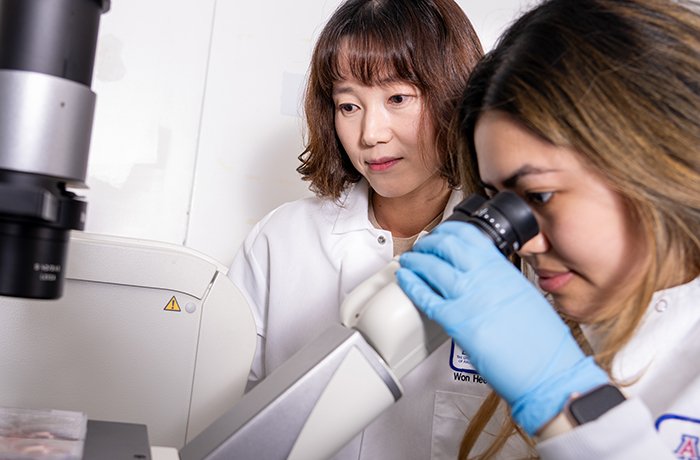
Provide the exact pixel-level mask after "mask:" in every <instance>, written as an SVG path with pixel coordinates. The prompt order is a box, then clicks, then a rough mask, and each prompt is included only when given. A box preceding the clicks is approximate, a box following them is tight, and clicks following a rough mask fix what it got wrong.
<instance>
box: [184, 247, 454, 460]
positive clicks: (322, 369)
mask: <svg viewBox="0 0 700 460" xmlns="http://www.w3.org/2000/svg"><path fill="white" fill-rule="evenodd" d="M397 268H398V262H396V261H394V262H392V263H391V264H390V265H388V266H387V267H385V268H384V269H383V270H381V271H379V272H378V273H376V274H375V275H374V276H372V277H370V278H369V279H367V280H366V281H365V282H364V283H362V284H361V285H360V286H358V288H356V289H355V290H354V291H352V292H351V293H350V295H349V296H348V298H347V300H346V302H345V303H344V304H343V305H342V306H341V320H342V322H343V325H335V326H333V327H331V328H329V329H327V330H326V331H325V332H324V333H323V334H321V336H319V337H318V338H317V339H316V340H314V341H313V342H311V343H309V344H308V345H307V346H305V347H304V348H302V349H301V350H300V351H299V352H298V353H296V354H295V355H294V356H293V357H292V358H290V359H289V360H288V361H286V362H285V363H284V364H283V365H282V366H280V367H279V368H278V369H276V370H275V371H274V372H273V373H271V374H270V375H268V376H267V378H265V379H264V380H263V381H262V382H260V383H259V384H258V385H257V386H256V387H255V388H253V389H252V390H251V391H250V392H249V393H247V394H246V395H244V397H243V398H242V399H241V401H240V402H239V403H238V404H237V405H236V406H235V407H233V408H232V409H231V410H229V411H228V412H227V413H226V414H224V416H222V417H221V418H220V419H219V420H217V421H216V422H214V423H213V424H212V425H210V426H209V427H208V428H207V429H205V430H204V431H203V432H202V433H201V434H200V435H198V436H197V437H196V438H194V439H193V440H192V441H191V442H190V443H188V444H187V445H186V446H185V447H184V448H183V449H182V450H181V451H180V458H181V459H182V460H201V459H207V460H214V459H228V458H265V459H292V460H293V459H325V458H328V457H330V456H332V455H333V454H334V453H335V452H337V451H338V450H340V449H341V448H342V447H343V446H344V445H345V444H347V443H348V442H349V441H350V440H352V438H353V437H354V436H355V435H357V434H358V433H359V432H361V431H362V429H363V428H364V427H366V426H367V425H369V424H370V423H371V422H372V421H373V420H374V419H375V418H376V417H377V416H378V415H379V414H381V413H382V412H383V411H384V410H385V409H387V408H388V407H389V406H391V405H392V404H394V402H396V401H397V400H398V399H399V398H400V397H401V395H402V389H401V385H400V383H399V380H398V379H399V378H401V377H403V375H405V374H406V373H408V372H409V371H410V370H411V369H412V368H413V367H415V366H416V365H417V364H418V363H420V362H421V361H422V360H423V359H425V358H426V357H427V356H428V355H430V353H431V352H432V351H433V350H434V349H435V348H437V346H439V345H440V344H441V343H442V342H444V340H445V338H446V336H445V335H444V333H443V332H442V331H441V330H440V329H439V328H438V326H437V325H436V324H434V323H432V322H431V321H429V320H427V319H426V318H425V317H423V316H421V315H420V314H419V313H418V310H416V309H415V307H414V306H413V304H412V303H411V302H410V301H409V300H408V298H407V297H406V296H405V295H404V294H403V292H402V291H401V289H400V288H399V287H398V285H397V284H396V283H395V282H394V272H395V271H396V269H397Z"/></svg>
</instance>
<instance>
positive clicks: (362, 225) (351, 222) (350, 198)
mask: <svg viewBox="0 0 700 460" xmlns="http://www.w3.org/2000/svg"><path fill="white" fill-rule="evenodd" d="M372 228H373V227H372V224H371V223H370V221H369V183H368V182H367V181H366V180H364V179H362V180H360V181H359V182H357V183H355V184H352V185H350V186H348V189H347V191H346V192H345V197H344V198H342V199H341V203H340V206H338V216H337V217H336V219H335V224H334V225H333V233H334V234H343V233H349V232H353V231H356V230H366V229H372Z"/></svg>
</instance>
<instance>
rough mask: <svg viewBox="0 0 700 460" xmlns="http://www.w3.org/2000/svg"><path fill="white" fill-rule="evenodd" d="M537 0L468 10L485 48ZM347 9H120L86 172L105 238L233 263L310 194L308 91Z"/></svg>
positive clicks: (149, 4)
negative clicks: (325, 44)
mask: <svg viewBox="0 0 700 460" xmlns="http://www.w3.org/2000/svg"><path fill="white" fill-rule="evenodd" d="M533 1H534V0H490V1H489V2H484V1H483V0H458V3H459V4H460V5H461V6H462V8H463V9H464V10H465V11H466V12H467V15H468V16H469V17H470V19H471V20H472V23H473V24H474V27H475V28H476V30H477V33H478V34H479V36H480V37H481V39H482V42H483V44H484V47H485V48H486V49H488V48H490V47H491V46H492V44H493V42H494V41H495V40H496V38H497V37H498V35H499V34H500V32H501V31H502V30H503V28H504V27H505V26H506V25H507V24H508V23H509V22H510V21H511V20H512V18H514V17H515V16H516V15H517V14H518V13H519V12H520V11H521V10H522V9H523V8H525V7H526V6H527V5H528V4H532V3H533ZM339 3H340V0H294V1H288V0H277V1H273V2H258V1H252V2H248V1H242V0H167V1H166V0H148V1H143V0H112V8H111V10H110V11H109V12H108V13H107V14H105V15H103V17H102V22H101V26H100V37H99V41H98V51H97V58H96V63H95V76H94V81H93V90H94V91H95V92H96V93H97V95H98V99H97V110H96V117H95V125H94V128H93V142H92V150H91V153H90V162H89V168H88V179H87V185H88V187H89V190H87V191H86V192H85V193H84V195H85V196H86V198H87V199H88V221H87V226H86V230H87V231H90V232H95V233H106V234H112V235H120V236H129V237H135V238H141V239H151V240H158V241H165V242H170V243H175V244H184V245H186V246H188V247H191V248H193V249H196V250H199V251H201V252H203V253H205V254H207V255H209V256H211V257H213V258H214V259H217V260H218V261H220V262H222V263H223V264H225V265H228V264H229V263H230V262H231V260H232V259H233V256H234V254H235V252H236V250H237V248H238V246H239V244H240V243H241V241H242V240H243V238H244V237H245V235H246V234H247V233H248V231H249V230H250V228H251V226H252V225H253V224H254V223H255V222H256V221H257V220H258V219H260V218H261V217H262V216H263V215H264V214H265V213H267V211H269V210H270V209H272V208H274V207H275V206H277V205H278V204H280V203H282V202H284V201H289V200H293V199H296V198H298V197H301V196H305V195H307V194H309V192H308V191H307V188H306V187H307V184H306V183H304V182H302V181H301V180H300V179H299V175H298V174H297V173H296V171H295V168H296V166H297V164H298V160H297V156H298V154H299V153H300V152H301V150H302V132H303V126H302V120H301V118H300V116H299V107H300V91H301V88H302V86H303V81H304V77H305V74H306V71H307V66H308V61H309V58H310V53H311V49H312V46H313V43H314V41H315V38H316V36H317V34H318V33H319V32H320V30H321V28H322V26H323V23H324V22H325V21H326V19H327V18H328V17H329V16H330V14H332V12H333V10H334V9H335V8H336V7H337V5H338V4H339Z"/></svg>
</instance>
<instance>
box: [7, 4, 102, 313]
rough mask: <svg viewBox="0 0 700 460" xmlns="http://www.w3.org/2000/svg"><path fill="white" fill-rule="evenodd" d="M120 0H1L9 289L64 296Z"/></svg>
mask: <svg viewBox="0 0 700 460" xmlns="http://www.w3.org/2000/svg"><path fill="white" fill-rule="evenodd" d="M109 7H110V0H51V1H45V0H0V267H2V269H1V270H0V295H3V296H12V297H24V298H36V299H56V298H59V297H60V296H61V294H62V289H63V279H64V274H65V265H66V250H67V246H68V239H69V231H70V230H82V229H83V228H84V226H85V211H86V202H85V201H84V200H82V199H80V197H78V196H77V195H76V194H75V193H74V192H72V191H71V190H70V188H84V187H85V176H86V172H87V161H88V153H89V148H90V137H91V132H92V122H93V116H94V111H95V99H96V96H95V93H93V92H92V91H91V89H90V85H91V83H92V71H93V65H94V61H95V49H96V44H97V32H98V29H99V23H100V16H101V15H102V13H105V12H107V11H108V10H109Z"/></svg>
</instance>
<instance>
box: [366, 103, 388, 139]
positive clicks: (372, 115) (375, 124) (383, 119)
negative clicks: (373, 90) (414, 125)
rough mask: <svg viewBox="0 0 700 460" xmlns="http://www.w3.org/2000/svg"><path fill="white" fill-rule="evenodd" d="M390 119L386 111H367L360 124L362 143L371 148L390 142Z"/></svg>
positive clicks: (373, 109) (372, 109)
mask: <svg viewBox="0 0 700 460" xmlns="http://www.w3.org/2000/svg"><path fill="white" fill-rule="evenodd" d="M391 137H392V131H391V119H390V117H389V114H388V113H386V111H384V110H381V109H377V108H371V109H367V110H366V112H365V116H364V119H363V123H362V142H363V143H364V144H365V145H366V146H368V147H372V146H374V145H377V144H381V143H386V142H389V141H390V140H391Z"/></svg>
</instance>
